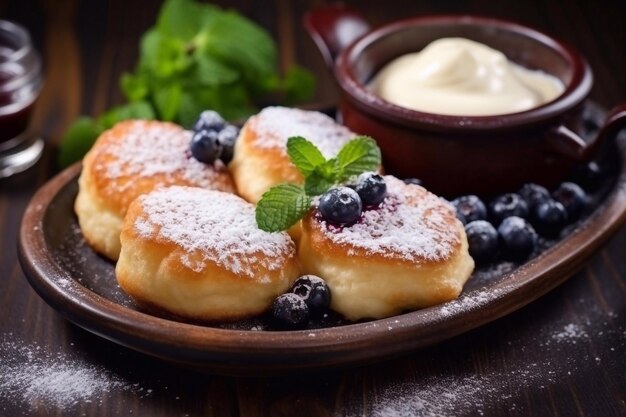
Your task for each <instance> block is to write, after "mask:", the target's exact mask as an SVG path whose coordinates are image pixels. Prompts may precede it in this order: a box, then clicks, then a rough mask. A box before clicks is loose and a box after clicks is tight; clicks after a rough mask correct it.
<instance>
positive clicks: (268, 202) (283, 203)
mask: <svg viewBox="0 0 626 417" xmlns="http://www.w3.org/2000/svg"><path fill="white" fill-rule="evenodd" d="M311 201H312V198H311V197H310V196H308V195H306V193H305V192H304V190H303V189H302V187H299V186H297V185H295V184H280V185H277V186H275V187H272V188H270V189H269V190H268V191H267V192H266V193H265V194H263V197H262V198H261V200H260V201H259V203H258V204H257V206H256V222H257V224H258V226H259V229H261V230H265V231H266V232H280V231H281V230H286V229H288V228H290V227H291V226H293V225H294V224H296V222H297V221H298V220H300V219H301V218H302V217H303V216H304V215H305V214H306V212H307V211H309V208H310V207H311Z"/></svg>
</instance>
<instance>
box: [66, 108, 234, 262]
mask: <svg viewBox="0 0 626 417" xmlns="http://www.w3.org/2000/svg"><path fill="white" fill-rule="evenodd" d="M191 135H192V132H190V131H187V130H185V129H183V128H182V127H180V126H178V125H175V124H173V123H167V122H158V121H143V120H131V121H125V122H121V123H118V124H117V125H115V126H114V127H113V128H112V129H110V130H107V131H106V132H104V133H103V134H102V135H101V136H100V137H99V138H98V140H97V141H96V143H95V145H94V146H93V147H92V148H91V150H90V151H89V152H88V153H87V155H86V156H85V158H84V160H83V171H82V173H81V176H80V178H79V181H78V183H79V193H78V197H77V198H76V203H75V211H76V214H77V215H78V221H79V224H80V227H81V230H82V232H83V236H84V237H85V240H86V241H87V242H88V243H89V245H90V246H92V247H93V248H94V249H95V250H96V251H98V252H100V253H102V254H103V255H105V256H107V257H108V258H110V259H113V260H116V259H117V257H118V256H119V251H120V242H119V235H120V230H121V227H122V221H123V218H124V215H125V214H126V210H127V209H128V206H129V204H130V203H131V202H132V201H133V200H134V199H135V198H136V197H137V196H139V195H141V194H144V193H147V192H149V191H152V190H154V189H156V188H158V187H162V186H168V185H188V186H196V187H202V188H207V189H216V190H221V191H228V192H234V191H235V187H234V184H233V182H232V179H231V177H230V174H229V173H228V170H227V169H226V167H225V166H224V165H223V164H222V163H221V162H219V161H217V162H216V163H215V164H213V165H207V164H204V163H201V162H198V161H197V160H195V159H194V158H193V157H192V156H191V153H190V151H189V142H190V140H191Z"/></svg>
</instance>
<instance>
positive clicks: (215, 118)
mask: <svg viewBox="0 0 626 417" xmlns="http://www.w3.org/2000/svg"><path fill="white" fill-rule="evenodd" d="M224 125H225V122H224V119H223V118H222V116H220V114H219V113H218V112H216V111H213V110H205V111H203V112H202V113H200V116H199V117H198V120H196V123H195V124H194V125H193V130H194V132H199V131H201V130H215V131H220V130H222V129H223V128H224Z"/></svg>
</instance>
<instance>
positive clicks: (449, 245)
mask: <svg viewBox="0 0 626 417" xmlns="http://www.w3.org/2000/svg"><path fill="white" fill-rule="evenodd" d="M385 182H386V184H387V191H388V196H387V197H386V198H385V201H384V202H383V203H382V204H381V205H380V207H377V208H375V209H372V210H365V211H364V212H363V215H362V217H361V219H360V220H359V221H357V223H355V224H353V225H351V226H349V227H342V228H337V227H333V226H332V225H329V224H327V223H326V222H324V221H323V220H322V219H320V229H321V230H322V232H323V233H324V236H325V237H326V238H328V239H329V240H331V241H332V242H334V243H336V244H339V245H345V246H346V247H347V248H348V253H349V254H352V253H351V252H356V251H357V250H360V251H365V252H366V253H368V254H379V255H382V256H387V257H390V258H393V259H398V258H399V259H403V260H407V261H410V262H419V261H423V260H427V261H437V260H442V259H446V258H447V257H448V256H450V255H451V254H452V253H453V252H454V251H455V250H456V249H457V248H458V247H459V245H460V243H461V241H460V230H461V227H462V226H461V225H460V223H459V224H458V225H457V224H456V223H457V220H456V217H455V215H454V211H453V208H452V207H451V206H450V205H449V204H448V203H446V202H444V201H443V200H442V199H441V198H439V197H437V196H436V195H434V194H432V193H430V192H428V191H426V190H425V189H424V188H422V187H419V186H416V185H407V184H405V183H404V182H403V181H400V180H398V179H396V178H394V177H392V176H385Z"/></svg>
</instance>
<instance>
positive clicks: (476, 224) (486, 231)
mask: <svg viewBox="0 0 626 417" xmlns="http://www.w3.org/2000/svg"><path fill="white" fill-rule="evenodd" d="M465 233H466V234H467V241H468V243H469V253H470V255H471V256H472V258H474V260H475V261H476V263H484V262H486V261H489V260H490V259H492V258H493V257H494V255H495V253H496V250H497V249H498V232H497V231H496V229H495V228H494V227H493V226H492V224H491V223H489V222H487V221H485V220H474V221H472V222H470V223H468V224H467V225H466V226H465Z"/></svg>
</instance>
